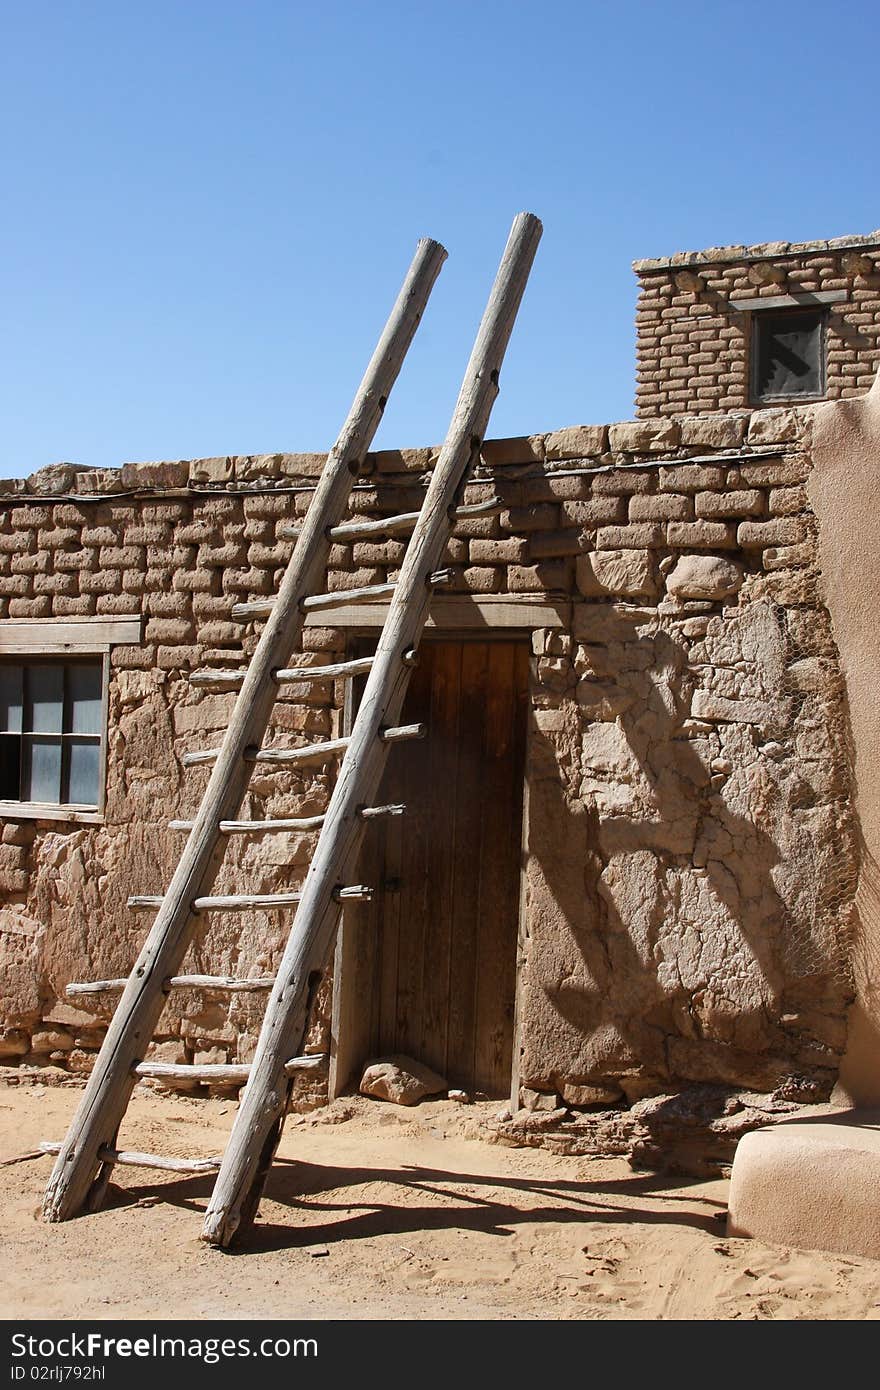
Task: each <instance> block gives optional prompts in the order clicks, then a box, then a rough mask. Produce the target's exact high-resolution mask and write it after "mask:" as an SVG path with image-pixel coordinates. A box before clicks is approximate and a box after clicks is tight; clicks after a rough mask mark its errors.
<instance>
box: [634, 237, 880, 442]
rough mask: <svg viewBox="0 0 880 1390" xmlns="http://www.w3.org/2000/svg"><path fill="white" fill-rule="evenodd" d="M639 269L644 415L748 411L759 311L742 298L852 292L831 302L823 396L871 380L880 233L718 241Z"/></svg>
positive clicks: (878, 345) (879, 325)
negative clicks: (754, 242) (753, 242)
mask: <svg viewBox="0 0 880 1390" xmlns="http://www.w3.org/2000/svg"><path fill="white" fill-rule="evenodd" d="M633 269H634V270H635V272H636V274H637V276H638V278H639V301H638V309H637V312H636V329H637V352H636V355H637V387H636V413H637V414H638V415H639V416H640V417H652V416H657V415H680V414H682V413H684V412H685V411H690V412H708V411H733V412H736V411H742V410H748V409H749V407H750V404H751V401H750V339H751V319H752V315H751V313H749V312H743V311H742V310H739V309H737V308H736V307H735V306H736V304H737V302H738V301H740V302H742V301H749V300H754V299H763V300H772V299H775V298H778V297H780V296H795V295H799V294H805V293H815V292H817V291H819V292H828V291H843V292H845V296H846V298H845V299H844V300H843V301H842V302H839V303H833V304H830V305H829V306H828V319H827V344H826V346H827V375H826V391H825V399H827V400H835V399H837V398H839V397H848V396H856V395H860V394H862V393H863V392H864V391H866V390H868V389H869V387H870V385H871V382H872V380H873V375H874V371H875V370H876V367H877V363H878V361H880V233H876V232H875V233H873V234H872V235H871V236H867V237H838V238H836V239H835V240H832V241H807V242H799V243H790V242H784V241H783V242H772V243H769V244H767V245H763V246H716V247H712V248H710V249H709V250H708V251H694V252H690V251H683V252H679V253H678V254H677V255H675V256H672V257H670V258H668V259H665V260H643V261H635V262H634V263H633Z"/></svg>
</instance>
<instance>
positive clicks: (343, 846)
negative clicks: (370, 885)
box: [202, 213, 542, 1246]
mask: <svg viewBox="0 0 880 1390" xmlns="http://www.w3.org/2000/svg"><path fill="white" fill-rule="evenodd" d="M541 231H542V228H541V223H540V222H539V221H538V219H537V218H536V217H534V216H532V214H531V213H520V214H519V215H518V216H517V217H516V218H515V219H514V223H513V227H512V229H511V233H510V237H509V239H508V242H507V246H506V249H505V251H504V255H503V257H502V261H501V265H500V268H499V270H498V275H497V277H496V280H495V284H494V286H493V289H492V293H491V296H490V298H489V302H488V305H487V307H486V312H485V314H484V315H483V320H482V323H481V324H480V328H479V332H478V334H477V338H476V342H475V344H474V348H473V352H472V353H471V358H470V361H469V363H468V366H467V370H466V372H465V376H464V381H463V383H462V387H461V391H460V393H459V397H458V402H457V404H456V407H455V411H454V413H453V416H452V421H451V423H450V426H449V432H448V434H447V437H446V443H445V444H444V446H443V449H442V450H441V453H440V457H439V459H438V461H437V465H436V467H435V469H434V474H433V477H432V479H431V483H430V486H429V488H428V490H427V493H426V496H425V501H424V503H423V505H422V509H421V513H420V515H419V519H418V521H417V522H416V525H415V529H414V531H413V534H412V537H411V539H410V542H409V546H408V548H407V553H406V557H405V559H404V562H403V566H402V568H401V572H400V576H399V578H398V580H397V585H396V588H395V592H394V596H393V598H392V601H391V604H390V607H389V611H388V616H387V618H386V620H385V625H384V628H383V630H382V635H381V637H380V639H379V644H378V647H377V650H376V655H375V657H374V660H373V666H372V668H371V671H370V675H369V678H368V680H367V685H366V689H365V691H364V696H363V700H362V701H361V705H360V709H359V711H358V715H357V718H356V720H355V725H354V728H353V730H352V734H351V741H350V743H349V746H348V750H347V752H346V755H345V760H344V762H343V764H342V767H341V769H340V773H339V777H338V779H337V783H336V787H335V789H334V792H333V795H332V797H331V800H330V805H329V808H328V810H327V815H326V819H325V821H324V826H323V828H322V831H321V837H320V840H319V842H318V846H317V849H316V852H315V856H314V858H313V860H312V863H311V865H310V867H309V871H308V874H307V876H306V880H305V883H304V885H303V893H302V899H301V901H300V905H299V908H298V910H297V914H296V917H295V919H294V923H293V926H292V928H291V934H290V939H289V941H288V943H287V947H286V950H285V952H284V957H283V959H282V962H281V966H280V968H279V971H278V974H277V976H276V979H275V985H274V988H273V990H272V994H271V997H270V999H269V1003H268V1004H267V1006H266V1013H265V1016H264V1020H263V1027H262V1030H261V1033H260V1038H259V1042H258V1044H257V1050H256V1053H255V1056H254V1060H253V1063H252V1067H251V1073H250V1079H249V1081H248V1084H247V1087H246V1088H245V1091H244V1094H243V1096H242V1101H241V1105H240V1108H239V1111H238V1114H237V1116H236V1120H235V1124H234V1126H233V1129H232V1133H231V1135H230V1138H229V1143H228V1145H227V1148H226V1153H225V1154H224V1157H223V1162H222V1164H221V1167H220V1172H219V1174H218V1176H217V1181H216V1184H215V1187H214V1192H213V1195H212V1197H211V1201H210V1203H209V1205H208V1210H207V1213H206V1217H205V1225H204V1229H203V1233H202V1239H203V1240H205V1241H207V1242H208V1243H209V1244H212V1245H219V1246H226V1245H229V1243H230V1242H231V1241H232V1239H233V1237H234V1236H235V1235H236V1233H237V1232H238V1233H241V1232H242V1231H244V1230H245V1229H246V1228H247V1227H248V1226H249V1225H250V1223H251V1222H252V1220H253V1218H254V1216H255V1214H256V1210H257V1206H258V1204H259V1199H260V1195H261V1193H262V1190H263V1186H264V1184H265V1180H266V1177H267V1175H268V1171H269V1168H270V1166H271V1163H272V1158H273V1156H274V1153H275V1149H276V1148H277V1145H278V1141H279V1139H280V1137H281V1130H282V1127H283V1123H284V1116H285V1113H286V1110H287V1106H288V1102H289V1095H290V1084H289V1081H288V1078H287V1077H286V1076H285V1073H284V1063H285V1062H286V1060H287V1059H288V1057H291V1056H293V1055H294V1054H295V1053H296V1052H297V1051H298V1050H299V1044H300V1042H301V1041H302V1040H303V1038H304V1036H305V1032H306V1028H307V1024H308V1012H309V1007H310V1004H311V1000H312V998H313V996H314V990H315V987H316V984H317V982H318V981H319V980H320V978H321V974H322V972H323V970H324V968H325V965H326V962H327V960H328V958H329V954H330V948H331V946H332V942H333V938H334V936H335V933H336V928H337V923H338V919H339V910H340V909H339V904H338V902H337V901H336V899H335V891H336V888H337V886H338V884H339V882H340V880H341V879H344V877H345V875H346V874H347V873H348V872H350V871H351V869H352V868H353V866H354V861H355V858H356V856H357V851H358V848H359V845H360V841H361V837H362V833H363V820H362V818H361V817H360V815H359V814H358V812H359V808H360V807H362V806H363V805H364V804H365V803H369V801H370V800H371V799H372V798H373V797H374V796H375V794H376V792H377V791H378V788H379V782H380V779H381V776H382V770H383V767H384V764H385V758H386V755H387V747H386V745H385V743H383V741H382V738H381V732H382V729H383V727H384V726H387V725H389V724H394V723H396V721H397V718H398V716H399V714H400V710H401V707H402V704H403V698H404V695H405V693H406V687H407V683H408V680H409V675H410V668H411V657H410V654H411V652H412V650H413V648H415V647H416V646H417V644H418V640H419V637H420V636H421V633H422V629H423V627H424V625H425V621H426V619H427V617H428V610H429V607H430V602H431V589H430V584H429V579H430V576H431V574H432V572H433V571H435V570H436V568H437V566H438V564H439V562H440V558H441V556H442V553H443V550H444V548H445V546H446V543H447V541H448V538H449V535H450V533H451V530H452V526H453V525H454V519H453V516H452V513H453V510H454V507H455V503H456V497H457V494H458V492H459V490H460V488H461V486H462V484H463V482H464V479H465V477H466V473H467V470H468V467H469V466H470V464H471V463H472V462H473V461H474V460H475V458H476V457H477V456H478V454H479V450H480V447H481V445H482V442H483V436H484V433H485V430H486V426H487V424H488V421H489V415H490V413H491V410H492V406H493V404H494V402H495V399H496V397H497V395H498V389H499V388H498V376H499V372H500V369H501V363H502V360H503V358H504V353H505V349H506V347H507V344H508V341H509V339H510V334H511V331H512V329H513V324H514V321H515V319H516V314H517V311H518V309H519V306H520V302H521V300H522V296H523V292H524V290H525V286H526V281H527V279H528V275H529V271H530V270H531V266H532V262H533V260H534V257H535V252H536V251H537V248H538V242H539V240H540V237H541Z"/></svg>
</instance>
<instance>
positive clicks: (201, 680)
mask: <svg viewBox="0 0 880 1390" xmlns="http://www.w3.org/2000/svg"><path fill="white" fill-rule="evenodd" d="M373 661H374V658H373V657H372V656H359V657H356V658H355V659H354V660H353V661H335V662H333V663H332V664H331V665H329V666H289V667H288V666H285V667H282V668H281V669H280V670H278V671H274V672H273V676H274V679H275V681H276V682H277V683H278V685H285V684H291V683H292V682H294V681H296V682H300V681H329V680H335V679H336V678H337V677H338V676H359V675H362V674H363V673H365V672H367V671H369V669H370V667H371V666H372V665H373ZM244 678H245V672H244V671H225V670H216V671H193V673H192V675H191V676H190V678H189V681H190V685H199V686H213V685H219V686H224V687H228V688H229V689H232V688H234V687H235V686H238V685H243V684H244Z"/></svg>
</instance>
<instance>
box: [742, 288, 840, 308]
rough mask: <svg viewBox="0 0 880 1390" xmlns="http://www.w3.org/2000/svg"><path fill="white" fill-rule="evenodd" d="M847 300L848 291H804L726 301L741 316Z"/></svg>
mask: <svg viewBox="0 0 880 1390" xmlns="http://www.w3.org/2000/svg"><path fill="white" fill-rule="evenodd" d="M847 299H849V290H805V291H804V292H803V293H802V294H773V295H768V296H767V298H766V299H761V298H759V297H754V298H751V299H733V298H730V299H728V301H727V303H728V305H729V307H730V308H731V309H737V310H738V311H739V312H740V313H741V314H746V313H748V314H754V313H763V312H764V311H765V310H767V309H809V308H810V307H811V305H814V304H815V305H817V306H818V305H820V304H843V303H844V302H845V301H846V300H847Z"/></svg>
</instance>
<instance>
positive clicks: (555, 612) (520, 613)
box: [316, 594, 572, 1110]
mask: <svg viewBox="0 0 880 1390" xmlns="http://www.w3.org/2000/svg"><path fill="white" fill-rule="evenodd" d="M536 600H537V601H536ZM377 608H378V605H377ZM571 608H572V605H571V603H570V602H564V601H563V602H554V601H552V600H549V601H548V600H547V599H546V598H544V597H543V596H539V595H531V594H529V595H523V596H522V599H520V598H519V597H518V596H514V595H510V594H490V595H485V596H481V597H476V596H470V595H465V594H462V595H455V596H454V597H452V596H450V597H448V598H446V599H438V600H436V601H435V604H434V606H433V611H432V621H431V622H430V626H429V628H428V629H427V631H426V633H425V638H426V640H428V641H430V640H431V638H432V637H436V639H437V640H438V641H447V642H467V641H482V642H487V641H488V642H491V641H493V640H495V641H499V642H500V641H517V640H519V641H528V642H531V637H532V633H533V632H535V631H536V630H541V629H543V628H555V629H557V630H558V629H560V628H562V629H565V630H569V629H570V622H571ZM385 611H387V608H386V606H385V605H383V606H382V611H380V612H377V613H376V615H375V616H374V615H373V614H372V613H370V614H365V613H364V609H363V607H360V608H358V606H357V605H351V607H350V608H349V609H339V610H336V612H334V614H333V626H334V627H342V628H344V629H346V637H347V639H348V647H349V648H350V647H351V646H352V645H353V644H354V642H355V641H357V640H358V639H359V638H360V639H362V638H365V637H366V638H374V639H375V638H377V637H378V635H379V630H381V627H382V624H383V622H384V612H385ZM340 619H342V621H340ZM365 619H366V620H365ZM493 620H494V621H493ZM316 625H317V624H316ZM352 718H353V699H352V683H351V682H350V681H347V682H346V685H345V698H344V704H343V714H342V720H343V732H344V733H349V732H350V730H351V724H352ZM531 734H532V728H531V719H530V718H529V711H528V710H527V717H526V742H525V764H524V768H523V807H522V833H521V841H520V844H521V850H520V867H519V907H518V912H517V942H516V964H515V971H516V976H515V980H514V1015H513V1038H512V1062H511V1078H510V1095H511V1106H512V1108H513V1109H514V1110H515V1109H517V1108H518V1103H519V1077H520V1040H521V1027H520V1021H521V1003H522V973H523V965H524V962H525V944H526V919H525V905H526V853H525V851H526V847H527V845H528V817H529V780H528V775H527V769H528V758H529V745H530V741H531ZM345 926H346V924H345V911H344V910H343V911H342V913H341V915H340V919H339V929H338V932H337V936H336V949H335V952H334V957H333V991H332V996H331V1010H330V1067H329V1075H328V1099H329V1100H335V1099H336V1097H337V1096H338V1095H341V1094H342V1092H343V1090H344V1088H345V1087H346V1086H347V1085H348V1084H349V1081H350V1078H351V1072H352V1066H353V1057H352V1055H350V1054H351V1053H352V1051H353V1049H352V1048H351V1021H352V1017H353V1010H354V1008H355V1007H356V995H355V991H354V990H353V989H348V988H347V987H346V986H347V983H348V980H347V976H348V974H349V973H350V972H349V971H348V970H346V958H347V957H349V958H350V951H351V949H352V947H353V944H354V943H353V941H352V933H351V928H349V932H348V934H346V929H345ZM340 1078H343V1079H342V1080H340Z"/></svg>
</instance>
